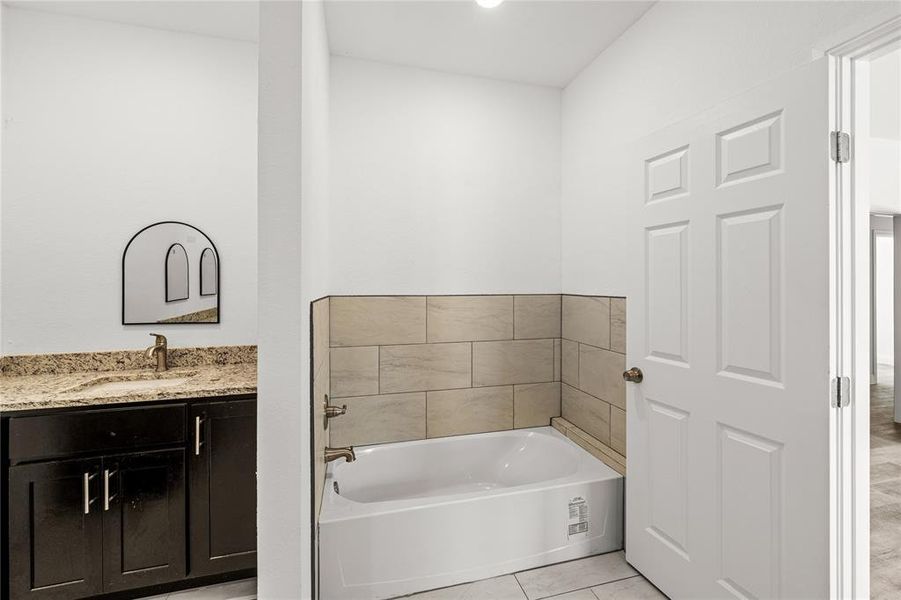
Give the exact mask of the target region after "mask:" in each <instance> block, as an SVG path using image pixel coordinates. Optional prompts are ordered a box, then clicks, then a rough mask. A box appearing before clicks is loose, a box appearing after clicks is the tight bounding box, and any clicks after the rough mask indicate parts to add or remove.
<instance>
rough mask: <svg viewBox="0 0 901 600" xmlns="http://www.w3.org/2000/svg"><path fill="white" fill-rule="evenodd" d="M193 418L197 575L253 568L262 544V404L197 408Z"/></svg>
mask: <svg viewBox="0 0 901 600" xmlns="http://www.w3.org/2000/svg"><path fill="white" fill-rule="evenodd" d="M191 419H192V423H193V424H194V436H195V439H193V440H192V443H193V449H194V452H193V453H192V454H191V463H190V466H191V473H190V478H191V487H190V505H191V531H190V547H191V574H192V575H212V574H214V573H224V572H227V571H234V570H239V569H252V568H254V567H256V542H257V536H256V533H257V532H256V402H255V401H254V400H246V401H230V402H211V403H207V404H201V405H196V406H194V407H192V409H191ZM198 433H199V435H200V438H199V439H197V438H196V436H197V434H198Z"/></svg>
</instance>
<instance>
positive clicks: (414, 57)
mask: <svg viewBox="0 0 901 600" xmlns="http://www.w3.org/2000/svg"><path fill="white" fill-rule="evenodd" d="M5 4H7V5H9V6H13V7H17V8H25V9H29V10H38V11H44V12H54V13H60V14H66V15H71V16H76V17H85V18H90V19H99V20H103V21H113V22H116V23H125V24H129V25H139V26H142V27H152V28H155V29H166V30H169V31H182V32H187V33H197V34H201V35H212V36H216V37H222V38H228V39H237V40H244V41H250V42H256V41H257V40H258V38H259V3H258V2H256V1H254V0H154V1H148V0H77V1H72V0H7V1H6V2H5ZM652 4H653V2H647V1H608V0H506V2H504V3H503V4H501V5H500V6H498V7H497V8H492V9H486V8H482V7H480V6H478V5H477V4H476V3H475V1H474V0H418V1H411V0H326V2H325V11H326V24H327V27H328V35H329V46H330V48H331V52H332V54H335V55H339V56H349V57H354V58H362V59H367V60H375V61H381V62H388V63H396V64H401V65H408V66H414V67H423V68H427V69H436V70H439V71H446V72H450V73H460V74H464V75H476V76H481V77H490V78H493V79H503V80H508V81H518V82H524V83H533V84H540V85H549V86H554V87H564V86H565V85H566V84H567V83H569V82H570V81H571V80H572V79H573V78H574V77H575V76H576V75H577V74H578V73H579V71H581V70H582V69H583V68H584V67H585V66H586V65H587V64H588V63H590V62H591V61H592V60H593V59H594V58H595V57H596V56H597V55H598V54H600V53H601V51H602V50H604V49H605V48H606V47H607V46H609V45H610V44H611V43H612V42H613V41H614V40H615V39H616V38H618V37H619V36H620V35H621V34H622V33H623V32H624V31H625V30H626V29H628V28H629V27H630V26H631V25H632V24H633V23H634V22H635V21H637V20H638V19H639V18H640V17H641V16H642V15H643V14H644V13H645V12H646V11H647V10H648V8H650V7H651V5H652Z"/></svg>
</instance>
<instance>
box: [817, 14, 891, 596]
mask: <svg viewBox="0 0 901 600" xmlns="http://www.w3.org/2000/svg"><path fill="white" fill-rule="evenodd" d="M829 55H830V59H831V61H832V62H831V65H832V67H833V83H834V86H833V87H832V91H833V92H834V96H833V98H832V101H833V102H832V106H833V108H834V111H833V114H832V118H833V124H834V130H835V133H834V137H833V139H834V140H837V141H839V142H840V141H841V138H842V137H843V136H844V135H847V136H848V138H846V139H848V141H849V142H850V144H849V149H850V152H849V153H847V154H845V153H843V152H842V151H841V148H840V147H837V148H836V149H835V151H834V153H833V157H834V158H835V159H836V162H835V170H834V179H833V185H834V188H833V189H834V191H835V196H834V199H835V203H834V206H833V216H832V225H833V232H832V235H833V241H834V245H833V248H834V254H833V260H832V267H833V283H834V288H833V292H834V296H833V299H834V301H833V311H832V317H833V319H834V321H833V328H834V329H833V331H834V334H835V335H834V337H833V341H834V344H833V360H834V362H833V368H834V369H835V371H834V373H835V375H836V379H835V381H834V384H833V385H834V386H835V389H834V394H833V398H834V404H833V406H836V407H837V408H838V410H837V411H835V412H834V415H833V416H834V418H833V424H834V427H835V429H834V431H835V433H836V436H835V438H834V450H835V453H834V458H835V463H834V481H835V482H836V496H835V498H834V499H835V503H834V504H835V510H834V512H833V514H834V516H835V517H836V526H835V528H834V530H833V534H834V539H833V541H834V542H835V549H836V552H837V553H836V554H835V555H834V558H835V559H836V560H835V563H834V565H835V566H836V568H835V569H834V573H835V575H836V576H835V579H834V581H833V585H834V590H836V593H835V596H836V597H839V598H841V597H853V598H859V597H870V598H873V599H877V600H878V599H881V598H895V597H897V596H898V594H899V592H901V577H899V575H898V573H899V572H901V569H899V567H901V393H899V391H896V389H895V385H894V381H895V379H896V367H895V363H896V362H897V361H896V360H895V354H896V353H897V352H901V345H899V335H898V334H897V333H896V328H895V323H896V322H899V320H901V293H896V289H897V286H898V284H901V276H899V275H898V270H899V268H901V254H899V252H901V184H899V171H901V19H899V18H895V19H892V20H890V21H888V22H886V23H885V24H883V25H881V26H879V27H876V28H874V29H872V30H870V31H868V32H866V33H864V34H862V35H860V36H858V37H856V38H854V39H853V40H850V41H848V42H846V43H844V44H842V45H841V46H839V47H837V48H835V49H832V50H831V51H829ZM899 333H901V329H899ZM843 382H844V383H845V384H844V385H843Z"/></svg>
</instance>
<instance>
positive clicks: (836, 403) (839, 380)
mask: <svg viewBox="0 0 901 600" xmlns="http://www.w3.org/2000/svg"><path fill="white" fill-rule="evenodd" d="M831 395H832V408H845V407H846V406H848V405H849V404H850V403H851V378H850V377H833V378H832V394H831Z"/></svg>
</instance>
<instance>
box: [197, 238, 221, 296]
mask: <svg viewBox="0 0 901 600" xmlns="http://www.w3.org/2000/svg"><path fill="white" fill-rule="evenodd" d="M217 275H218V272H217V269H216V253H215V252H213V249H212V248H204V250H203V252H201V253H200V295H201V296H212V295H213V294H216V293H217V292H218V291H219V278H218V277H217Z"/></svg>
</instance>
